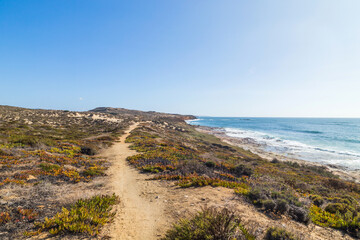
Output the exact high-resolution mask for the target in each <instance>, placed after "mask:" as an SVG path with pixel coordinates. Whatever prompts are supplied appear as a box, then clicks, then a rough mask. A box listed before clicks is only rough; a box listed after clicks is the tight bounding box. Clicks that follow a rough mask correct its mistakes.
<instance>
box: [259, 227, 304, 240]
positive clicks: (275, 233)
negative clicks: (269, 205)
mask: <svg viewBox="0 0 360 240" xmlns="http://www.w3.org/2000/svg"><path fill="white" fill-rule="evenodd" d="M265 240H297V238H295V236H294V235H293V234H292V233H290V232H287V231H286V230H285V229H282V228H278V227H271V228H269V229H268V230H267V232H266V235H265Z"/></svg>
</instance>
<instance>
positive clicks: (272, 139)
mask: <svg viewBox="0 0 360 240" xmlns="http://www.w3.org/2000/svg"><path fill="white" fill-rule="evenodd" d="M188 122H189V124H193V125H201V126H208V127H219V128H221V129H222V131H224V132H225V133H226V134H227V135H228V136H232V137H238V138H252V139H253V140H255V141H256V142H257V143H259V144H260V145H261V146H262V147H263V148H264V149H265V150H267V151H272V152H276V153H280V154H284V155H287V156H291V157H297V158H300V159H303V160H308V161H314V162H320V163H324V164H335V165H338V166H344V167H348V168H350V169H360V119H340V118H228V117H198V119H196V120H191V121H188Z"/></svg>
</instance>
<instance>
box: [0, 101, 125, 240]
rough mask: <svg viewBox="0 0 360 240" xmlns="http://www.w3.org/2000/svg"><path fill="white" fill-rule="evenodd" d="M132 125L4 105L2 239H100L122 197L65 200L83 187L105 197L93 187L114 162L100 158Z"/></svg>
mask: <svg viewBox="0 0 360 240" xmlns="http://www.w3.org/2000/svg"><path fill="white" fill-rule="evenodd" d="M130 120H132V119H131V117H129V116H128V117H126V118H122V117H121V116H112V115H111V116H110V115H108V114H100V113H97V115H96V116H94V114H93V113H88V112H87V113H74V112H69V111H52V110H30V109H21V108H13V107H5V106H0V238H1V239H21V238H25V235H24V233H25V232H28V233H40V232H49V233H50V234H73V233H76V234H83V235H96V234H97V233H98V231H99V228H100V227H101V226H102V225H103V224H105V223H106V222H108V221H109V220H110V219H111V214H110V213H109V210H110V209H111V208H110V205H111V204H113V203H115V202H116V201H117V200H116V197H115V196H97V197H93V198H90V199H83V200H81V201H80V200H79V201H77V200H78V199H70V200H71V201H69V200H67V201H61V199H67V197H66V195H67V194H68V193H69V192H71V191H75V190H76V188H78V187H79V186H80V184H83V186H85V185H86V184H87V185H86V186H88V187H89V188H93V190H92V192H93V193H94V194H96V193H97V194H101V193H102V190H101V186H99V187H96V186H94V185H92V182H93V181H94V180H95V179H98V178H101V177H102V176H103V175H104V171H105V169H106V168H107V167H108V166H109V163H108V162H107V161H106V160H104V159H100V158H98V157H95V156H94V154H95V153H96V152H97V151H98V150H99V149H101V148H104V147H107V146H109V145H111V144H112V142H113V141H114V140H115V139H116V138H117V137H118V136H119V135H120V134H122V133H123V130H124V129H125V128H127V127H128V125H129V121H130ZM84 184H85V185H84ZM87 219H92V220H91V221H90V223H89V221H88V220H87ZM94 219H95V220H96V221H95V220H94ZM82 221H83V222H82Z"/></svg>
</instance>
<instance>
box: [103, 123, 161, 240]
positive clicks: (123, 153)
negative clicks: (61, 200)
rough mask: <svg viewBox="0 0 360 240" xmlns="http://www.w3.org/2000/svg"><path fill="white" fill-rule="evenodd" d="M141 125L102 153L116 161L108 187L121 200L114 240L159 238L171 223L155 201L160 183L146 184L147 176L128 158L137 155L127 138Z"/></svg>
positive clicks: (113, 163) (110, 170)
mask: <svg viewBox="0 0 360 240" xmlns="http://www.w3.org/2000/svg"><path fill="white" fill-rule="evenodd" d="M137 125H138V123H137V124H134V125H132V126H130V128H129V129H128V130H127V131H126V133H125V134H124V135H123V136H122V137H121V138H120V141H118V142H115V144H114V145H113V146H112V147H111V148H109V149H107V150H106V151H105V152H104V154H102V155H103V156H104V157H107V158H108V159H109V160H110V161H111V162H112V167H111V168H110V169H109V172H108V174H109V175H110V182H109V183H108V184H109V185H110V188H111V190H112V191H113V192H115V194H117V195H118V196H119V197H120V204H119V205H118V207H117V214H116V217H115V221H114V223H113V224H112V226H111V227H110V229H109V232H110V233H109V235H110V236H111V237H112V239H126V240H127V239H129V240H130V239H134V240H135V239H148V240H152V239H158V238H159V236H160V234H161V232H163V229H165V227H164V225H166V222H167V221H166V219H165V215H164V214H163V212H164V209H163V205H162V204H161V202H160V201H155V199H157V198H158V197H157V196H154V194H155V195H156V193H157V191H158V186H157V184H154V181H151V182H149V181H146V178H148V177H147V175H144V174H139V172H138V171H137V170H136V169H134V168H133V167H131V166H129V165H128V163H127V161H126V158H127V157H128V156H131V155H134V154H136V152H135V151H133V150H130V149H129V145H130V144H127V143H125V139H126V137H127V136H128V135H129V133H130V132H131V131H132V130H133V129H135V128H136V127H137Z"/></svg>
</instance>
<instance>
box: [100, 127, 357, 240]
mask: <svg viewBox="0 0 360 240" xmlns="http://www.w3.org/2000/svg"><path fill="white" fill-rule="evenodd" d="M137 125H138V124H134V125H132V126H131V127H130V128H129V130H128V131H127V132H126V133H125V135H124V136H122V137H121V138H120V140H119V141H118V142H116V143H115V144H114V145H113V146H112V147H111V148H109V149H107V150H106V151H105V152H104V153H103V154H102V155H103V156H104V157H107V158H108V159H109V160H110V161H111V162H112V167H110V169H109V171H108V174H109V181H108V183H107V185H108V188H109V190H110V191H112V192H115V193H116V194H117V195H119V196H120V204H119V205H118V206H117V214H116V217H115V221H114V223H112V224H111V225H110V226H109V227H108V228H107V229H106V230H105V231H104V234H105V235H108V236H111V238H112V239H124V240H128V239H129V240H132V239H134V240H135V239H147V240H153V239H160V238H161V237H162V236H164V234H165V232H166V230H167V229H169V228H170V227H171V225H172V224H173V223H175V222H176V221H178V219H179V218H183V217H189V216H190V215H192V214H194V213H196V212H197V211H199V210H201V209H202V208H204V207H228V208H232V209H235V210H237V211H238V214H239V216H240V217H241V218H242V222H243V223H244V225H246V226H247V227H248V228H251V229H253V231H254V232H255V233H256V237H257V238H256V239H263V236H264V233H265V231H266V229H267V228H269V227H272V226H279V227H283V228H286V229H287V230H290V231H291V232H293V233H295V234H296V235H297V236H299V237H300V239H314V240H315V239H316V240H318V239H324V240H325V239H352V238H351V237H349V236H348V235H344V234H343V233H341V232H339V231H336V230H333V229H326V228H322V227H318V226H315V225H314V224H309V225H308V226H305V225H303V224H300V223H297V222H295V221H292V220H290V219H288V218H286V217H283V218H281V219H273V218H270V217H269V216H267V215H265V214H263V213H261V212H259V211H257V210H256V208H255V207H254V206H253V205H251V204H249V203H248V202H246V201H245V200H244V199H243V198H241V197H238V196H236V195H235V194H234V191H233V190H231V189H226V188H221V187H218V188H213V187H209V186H208V187H202V188H186V189H184V188H179V187H177V186H176V185H175V184H174V182H169V181H151V180H148V179H149V178H151V176H152V175H148V174H141V173H139V171H138V170H136V169H134V168H133V167H132V166H130V165H128V163H127V162H126V157H128V156H131V155H133V154H136V152H135V151H132V150H130V149H129V148H128V147H129V144H127V143H125V142H124V141H125V138H126V137H127V136H128V134H129V132H130V131H131V130H133V129H134V128H136V126H137Z"/></svg>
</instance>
